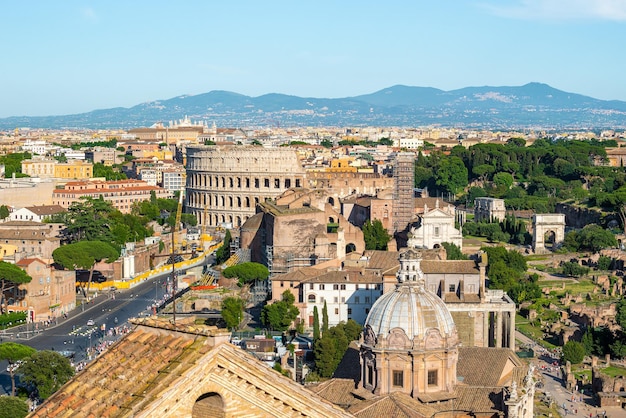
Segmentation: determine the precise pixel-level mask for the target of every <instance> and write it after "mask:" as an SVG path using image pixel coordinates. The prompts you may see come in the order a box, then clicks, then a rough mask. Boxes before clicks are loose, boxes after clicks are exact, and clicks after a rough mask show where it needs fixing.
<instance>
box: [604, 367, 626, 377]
mask: <svg viewBox="0 0 626 418" xmlns="http://www.w3.org/2000/svg"><path fill="white" fill-rule="evenodd" d="M602 373H604V374H606V375H607V376H610V377H617V376H626V369H624V368H623V367H615V366H609V367H607V368H605V369H602Z"/></svg>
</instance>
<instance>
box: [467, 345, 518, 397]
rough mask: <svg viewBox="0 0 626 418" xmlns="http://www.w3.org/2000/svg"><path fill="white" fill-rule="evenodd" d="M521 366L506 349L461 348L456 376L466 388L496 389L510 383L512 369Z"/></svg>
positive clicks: (512, 353) (515, 356) (514, 355)
mask: <svg viewBox="0 0 626 418" xmlns="http://www.w3.org/2000/svg"><path fill="white" fill-rule="evenodd" d="M507 363H508V366H509V367H507ZM485 364H488V365H489V367H485ZM522 366H523V365H522V362H521V361H520V359H519V357H517V355H516V354H515V353H514V352H513V351H511V350H510V349H508V348H483V347H461V348H459V362H458V363H457V375H458V376H461V377H462V378H463V383H464V384H466V385H468V386H482V387H497V386H504V385H506V384H507V383H510V381H511V379H512V374H511V373H512V371H513V369H514V368H515V367H522Z"/></svg>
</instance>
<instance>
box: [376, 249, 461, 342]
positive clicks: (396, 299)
mask: <svg viewBox="0 0 626 418" xmlns="http://www.w3.org/2000/svg"><path fill="white" fill-rule="evenodd" d="M414 253H415V254H414ZM416 254H417V252H416V251H414V250H409V251H407V252H405V253H403V254H401V256H400V270H399V271H398V274H397V277H398V281H399V283H398V285H397V287H396V289H395V290H394V291H392V292H388V293H386V294H384V295H382V296H381V297H380V298H379V299H378V300H377V301H376V302H375V303H374V305H373V306H372V308H371V310H370V312H369V315H368V316H367V319H366V321H365V329H366V332H369V333H370V334H371V337H374V336H375V338H376V340H377V339H378V337H382V338H387V336H389V335H390V334H391V333H392V331H394V332H397V331H398V329H401V330H402V331H404V334H405V335H406V337H407V338H408V339H409V340H417V341H421V340H424V339H425V338H426V337H427V336H428V335H429V334H430V333H432V332H433V331H434V330H437V331H438V332H439V337H440V338H441V339H442V340H448V339H449V338H450V337H452V338H451V339H450V340H448V342H449V343H453V342H454V341H456V340H457V338H458V335H457V332H456V326H455V325H454V320H453V319H452V315H451V314H450V311H449V310H448V308H447V306H446V304H445V302H444V301H443V300H441V298H440V297H439V296H437V295H436V294H434V293H432V292H430V291H428V290H426V288H425V284H424V279H423V273H422V271H421V269H420V266H419V262H420V261H421V260H420V258H419V257H418V256H416ZM372 340H373V338H370V341H372ZM442 342H443V341H442ZM373 345H378V344H377V343H374V344H373ZM444 345H446V344H445V343H444Z"/></svg>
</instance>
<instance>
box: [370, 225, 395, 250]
mask: <svg viewBox="0 0 626 418" xmlns="http://www.w3.org/2000/svg"><path fill="white" fill-rule="evenodd" d="M363 238H364V239H365V249H366V250H387V244H388V243H389V240H390V239H391V236H390V235H389V234H388V233H387V230H386V229H385V227H383V223H382V222H381V221H380V219H374V222H371V221H370V220H369V219H368V220H367V221H365V224H363Z"/></svg>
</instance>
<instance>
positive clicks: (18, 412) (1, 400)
mask: <svg viewBox="0 0 626 418" xmlns="http://www.w3.org/2000/svg"><path fill="white" fill-rule="evenodd" d="M26 415H28V404H27V403H26V401H25V400H23V399H21V398H16V397H15V396H0V418H24V417H25V416H26Z"/></svg>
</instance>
